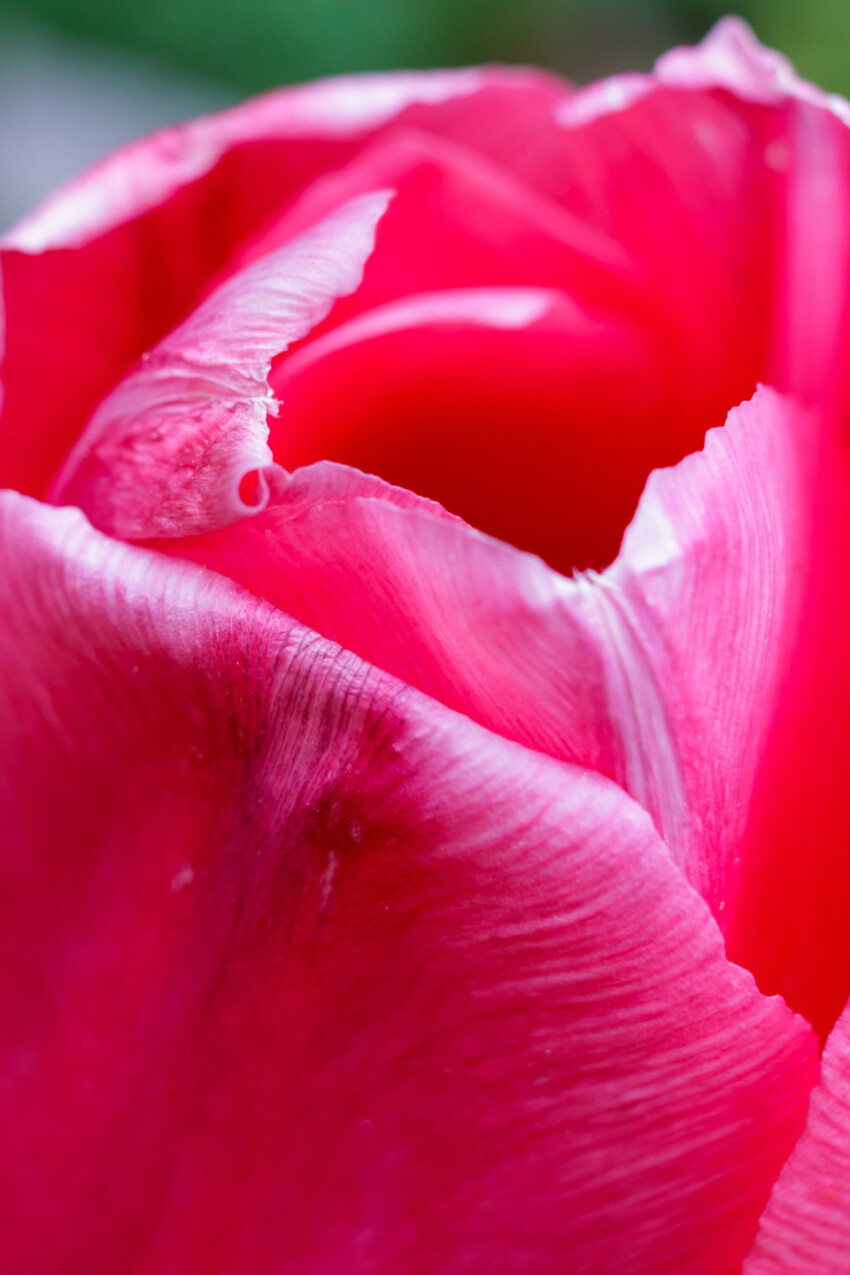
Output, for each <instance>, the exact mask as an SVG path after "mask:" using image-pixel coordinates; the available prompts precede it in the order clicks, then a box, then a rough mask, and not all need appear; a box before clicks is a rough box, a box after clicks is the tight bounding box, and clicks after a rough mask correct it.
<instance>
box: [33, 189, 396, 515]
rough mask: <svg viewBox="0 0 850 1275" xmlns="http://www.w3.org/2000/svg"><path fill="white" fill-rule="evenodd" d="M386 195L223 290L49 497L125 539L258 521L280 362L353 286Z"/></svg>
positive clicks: (364, 200) (121, 402) (102, 425)
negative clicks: (248, 492) (246, 492)
mask: <svg viewBox="0 0 850 1275" xmlns="http://www.w3.org/2000/svg"><path fill="white" fill-rule="evenodd" d="M389 198H390V195H389V193H388V192H386V191H383V192H382V191H378V192H373V193H372V194H369V195H363V196H361V197H360V198H359V199H355V200H352V201H350V202H349V203H348V204H346V205H344V206H343V207H342V208H340V209H338V210H337V211H336V213H334V214H332V215H331V216H330V217H328V218H327V219H326V220H325V221H323V222H321V223H319V224H318V225H316V226H313V227H312V228H311V229H310V230H308V231H305V233H304V234H303V235H301V236H300V237H299V238H297V239H295V240H294V241H292V242H289V243H287V244H285V245H284V246H283V247H282V248H278V250H277V251H276V252H274V253H270V254H269V255H268V256H265V257H262V258H261V259H260V260H258V261H257V262H255V263H254V265H253V266H252V267H249V268H248V269H247V270H243V271H241V272H240V273H239V274H238V275H236V276H234V277H233V278H232V279H230V280H229V281H228V282H226V283H224V284H223V285H222V286H221V287H220V288H218V289H217V290H216V291H215V292H214V293H213V294H212V296H211V297H209V298H208V300H207V301H206V302H205V303H204V304H203V305H201V306H200V307H199V308H198V309H197V310H196V311H195V312H194V314H193V315H192V316H191V317H190V318H189V319H187V320H186V322H185V323H183V324H182V325H181V326H180V327H179V328H178V329H177V330H176V331H175V332H173V333H172V334H171V335H170V336H168V337H166V339H165V340H164V341H161V342H160V344H159V345H158V346H157V347H156V348H155V349H154V350H153V351H151V353H150V354H149V355H146V356H145V357H144V359H143V361H142V362H141V363H140V365H139V366H138V368H137V369H136V370H135V371H134V372H132V373H131V374H130V375H129V376H127V377H125V379H124V380H123V381H122V382H121V383H120V384H119V385H118V387H117V389H115V390H114V391H113V392H112V394H110V395H109V396H108V397H107V398H106V399H105V401H104V402H103V403H102V404H101V405H100V407H99V408H98V410H97V411H96V412H95V414H94V416H93V417H92V420H91V422H90V423H89V425H88V428H87V429H86V430H85V431H84V433H83V435H82V437H81V438H80V439H79V441H78V442H77V444H76V446H75V447H74V449H73V450H72V451H71V453H70V455H69V456H68V458H67V459H66V461H65V463H64V465H63V467H62V469H61V471H60V473H59V475H58V477H57V479H56V481H55V482H54V484H53V486H52V489H51V493H50V495H51V498H52V499H53V500H54V501H55V502H57V503H64V504H77V505H80V506H81V507H82V508H83V509H85V510H86V512H87V513H88V515H89V518H90V519H91V521H92V522H93V523H94V525H95V526H97V527H100V528H101V529H102V530H104V531H107V532H109V533H111V534H112V535H118V536H123V537H126V538H130V537H136V538H144V537H149V536H167V535H175V534H176V535H184V534H186V533H187V532H193V531H194V532H199V531H206V530H208V529H210V528H214V527H220V526H223V525H227V524H228V523H232V522H235V521H237V520H238V519H240V518H243V517H244V516H245V515H246V513H250V512H252V511H254V510H258V509H261V508H262V507H263V505H264V503H265V500H266V499H267V495H268V493H267V490H266V488H265V483H264V480H263V484H264V485H263V487H262V488H261V491H260V494H259V497H258V498H257V499H256V500H255V501H253V502H252V503H251V504H250V505H248V504H246V501H245V499H244V498H243V496H242V494H241V493H240V484H241V483H242V480H243V479H244V478H245V476H246V475H247V474H249V473H251V472H252V471H255V470H259V471H262V470H263V469H264V468H265V467H267V466H268V465H269V464H270V463H271V460H272V455H271V451H270V450H269V447H268V444H267V442H266V438H267V434H268V428H267V425H266V415H267V413H268V412H269V411H270V410H274V408H275V404H274V401H273V399H272V397H271V392H270V390H269V387H268V383H267V377H268V373H269V369H270V367H271V362H272V358H273V357H274V356H275V355H276V354H279V353H280V352H281V351H282V350H285V349H286V348H287V346H288V345H290V344H291V343H292V342H293V341H297V340H299V339H300V338H301V337H303V336H305V335H306V334H307V333H308V332H309V331H310V330H311V328H313V327H314V326H315V325H316V324H317V323H318V322H320V320H321V319H323V318H324V317H325V315H326V314H327V313H328V311H329V309H330V307H331V305H332V304H333V302H334V301H335V300H336V298H337V297H338V296H339V295H340V294H341V293H346V292H351V291H353V290H354V288H356V287H357V285H358V283H359V282H360V279H361V277H362V272H363V263H364V262H365V260H366V258H367V257H368V255H369V253H370V252H371V250H372V245H373V242H374V234H375V226H376V224H377V222H378V220H379V218H380V217H381V216H382V215H383V213H384V212H385V210H386V207H387V204H388V202H389Z"/></svg>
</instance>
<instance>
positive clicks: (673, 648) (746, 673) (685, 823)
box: [165, 331, 826, 927]
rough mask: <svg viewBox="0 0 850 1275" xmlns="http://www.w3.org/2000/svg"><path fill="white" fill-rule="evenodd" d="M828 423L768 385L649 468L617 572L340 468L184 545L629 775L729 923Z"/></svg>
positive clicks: (425, 674)
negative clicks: (449, 514)
mask: <svg viewBox="0 0 850 1275" xmlns="http://www.w3.org/2000/svg"><path fill="white" fill-rule="evenodd" d="M576 336H577V333H576V332H575V331H574V332H573V339H574V340H575V339H576ZM590 348H591V349H592V347H590ZM307 350H309V347H305V353H306V351H307ZM281 428H282V431H283V430H284V429H285V413H284V417H283V418H282V421H281ZM818 430H819V426H818V422H817V420H816V418H815V417H814V416H812V415H810V414H807V413H806V412H804V411H803V410H802V409H800V408H797V407H795V406H794V405H793V404H791V403H789V402H787V401H784V400H782V399H781V398H780V397H779V396H778V395H776V394H775V393H774V392H772V391H770V390H766V389H763V390H761V391H759V394H758V395H757V396H756V398H755V399H754V400H753V401H752V403H750V404H747V405H744V406H743V407H742V408H740V409H738V410H737V411H736V412H733V413H732V414H731V416H730V419H729V422H728V423H727V425H726V426H725V427H723V428H722V429H719V430H713V431H711V432H710V433H709V435H708V437H707V441H706V447H705V450H704V451H703V452H701V453H699V454H696V455H693V456H689V457H687V458H686V459H685V460H684V461H683V462H681V463H680V464H679V465H677V466H676V467H675V468H673V469H669V470H661V471H659V472H657V473H655V474H654V475H653V476H652V477H651V478H650V481H649V483H648V485H647V488H646V491H645V492H644V495H643V496H642V498H641V501H640V504H639V506H638V511H637V514H636V516H635V519H634V521H633V523H632V525H631V526H630V528H629V529H628V531H627V533H626V536H625V539H624V542H623V546H622V549H621V552H620V555H619V557H618V558H617V560H616V561H615V562H614V563H613V565H612V566H611V567H610V568H609V569H608V570H607V571H606V572H604V573H602V574H601V575H598V574H596V573H595V572H589V573H587V574H579V575H577V576H576V577H575V578H573V579H566V578H564V577H563V576H561V575H558V574H557V573H556V572H554V571H552V570H550V569H549V568H547V567H546V566H545V565H544V564H543V563H542V562H540V561H539V559H537V558H535V557H532V556H530V555H528V554H524V553H520V552H518V551H517V550H516V549H513V548H512V547H510V546H509V545H506V544H502V543H499V542H497V541H495V540H492V539H490V538H489V537H486V536H483V535H481V534H480V533H479V532H477V531H475V530H473V529H472V528H470V527H468V526H467V525H465V524H464V523H462V522H460V521H458V520H457V519H452V520H448V519H446V518H445V517H444V516H443V517H441V516H439V515H438V514H435V512H434V511H433V509H432V507H430V506H428V505H427V502H418V504H417V502H416V498H415V497H413V496H411V495H409V494H408V495H406V496H405V497H404V498H401V497H400V496H398V495H396V494H395V493H394V492H393V489H391V488H388V487H387V486H386V485H383V486H382V485H381V484H380V482H379V481H378V480H377V479H365V478H363V477H361V476H358V475H357V474H356V472H354V471H346V470H344V469H342V468H341V467H338V466H331V465H327V464H319V465H313V466H308V467H306V468H305V469H302V470H296V471H295V473H294V474H293V475H292V477H291V479H290V480H289V482H288V483H286V484H283V485H281V484H278V485H277V486H276V489H275V492H274V494H273V497H272V500H271V502H270V504H269V506H268V508H267V509H266V511H265V513H264V514H262V515H261V516H260V517H258V518H257V519H254V520H250V521H249V522H245V523H242V524H240V525H239V526H238V527H233V528H230V529H227V530H225V531H223V532H221V533H219V534H214V535H211V536H207V537H201V538H198V539H195V540H189V539H187V540H183V541H175V542H170V543H169V544H168V545H167V546H165V547H167V548H168V549H169V551H171V552H175V553H178V554H180V555H183V556H189V557H192V558H194V559H195V560H197V561H200V562H203V563H205V564H206V565H209V566H212V567H214V568H216V569H217V570H221V571H223V572H224V573H225V574H227V575H229V576H231V577H232V578H234V579H236V580H238V581H239V582H240V583H242V584H244V585H246V586H247V587H248V588H250V589H251V590H252V591H253V592H255V593H257V594H258V595H260V596H262V597H264V598H266V599H268V600H270V601H272V602H273V603H274V604H275V605H277V606H279V607H280V608H281V609H283V610H284V611H286V612H288V613H289V614H291V615H294V616H296V617H297V618H298V619H300V620H301V621H302V622H304V623H307V624H309V625H311V626H312V627H315V628H316V629H318V630H319V631H320V632H322V633H324V634H325V636H327V637H329V638H332V639H333V640H334V641H337V642H339V643H340V644H341V645H343V646H345V647H347V648H348V649H350V650H353V651H356V652H357V653H358V654H360V655H361V656H362V657H363V658H365V659H368V660H369V661H370V662H372V663H375V664H377V665H379V666H380V667H382V668H385V669H387V670H389V671H390V672H392V673H393V674H395V675H396V676H398V677H400V678H402V679H403V680H405V681H408V682H410V683H412V684H413V685H415V686H418V687H419V688H420V689H421V690H423V691H426V692H427V693H428V694H430V695H434V696H435V697H437V698H438V699H441V700H442V701H443V702H444V703H446V704H448V705H450V706H451V707H453V708H455V709H459V710H461V711H463V712H465V713H468V714H469V715H470V716H471V717H473V718H475V719H476V720H477V721H480V722H482V723H483V724H484V725H486V726H488V727H489V728H490V729H493V730H497V731H499V732H500V733H502V734H505V735H507V736H509V737H510V738H513V739H517V740H519V741H521V742H522V743H524V744H527V745H529V746H531V747H534V748H538V749H541V750H543V751H545V752H548V753H551V754H553V755H555V756H557V757H560V758H563V759H565V760H569V761H573V762H576V763H578V764H581V765H587V766H592V767H593V768H594V769H597V770H600V771H601V772H603V773H604V774H607V775H609V776H610V777H612V778H614V779H616V780H617V781H618V782H619V783H621V784H623V785H624V786H625V787H626V789H627V790H628V791H629V792H630V793H631V794H632V796H634V797H636V798H637V799H638V800H639V801H640V802H641V804H643V805H644V806H645V807H646V808H647V809H648V810H649V811H650V812H651V814H652V816H653V818H654V819H655V821H656V824H657V826H658V828H659V829H660V831H661V832H662V833H663V834H664V837H665V839H666V841H667V842H668V845H669V847H670V851H671V853H672V854H673V857H674V858H675V859H676V861H677V862H678V863H679V864H680V865H681V866H682V867H683V868H684V870H685V871H686V873H687V875H688V877H689V878H690V880H691V881H692V882H693V884H694V885H696V886H697V888H698V889H699V890H700V891H701V892H702V893H703V894H704V895H705V897H706V898H707V899H708V900H709V901H710V903H711V905H712V907H713V908H714V910H715V913H716V915H717V916H718V918H719V919H720V920H721V922H722V923H723V924H724V927H725V926H726V924H727V923H728V922H729V918H730V912H729V911H728V908H729V907H730V899H731V897H732V895H733V894H734V890H733V877H735V876H736V873H737V871H738V867H739V864H738V862H737V860H738V859H739V856H740V853H741V843H742V838H743V837H744V830H745V826H746V822H747V816H748V812H749V803H750V799H751V796H752V791H753V785H754V782H755V778H754V776H755V770H756V768H757V766H758V763H759V760H760V758H761V755H762V751H763V748H764V744H765V739H766V735H767V733H768V731H769V729H770V726H771V724H772V722H773V717H774V713H775V711H776V708H777V702H778V696H779V688H780V684H781V683H782V680H783V678H785V677H786V675H787V667H788V660H789V659H790V658H791V657H790V654H789V652H790V650H791V649H793V646H794V642H795V636H796V632H797V627H798V625H799V623H800V614H801V608H802V605H803V602H802V592H801V589H800V572H801V564H802V563H804V562H806V561H807V557H806V555H808V554H810V552H811V548H812V518H813V514H812V507H813V504H814V502H815V501H816V498H817V497H816V491H817V487H816V478H817V475H818V473H819V472H820V469H819V466H820V465H822V464H824V463H826V462H825V461H824V460H823V458H820V457H819V456H818V448H819V445H820V436H819V432H818Z"/></svg>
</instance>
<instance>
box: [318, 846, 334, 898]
mask: <svg viewBox="0 0 850 1275" xmlns="http://www.w3.org/2000/svg"><path fill="white" fill-rule="evenodd" d="M338 867H339V856H338V854H337V853H336V851H335V850H331V851H329V852H328V862H327V866H326V868H325V870H324V872H323V873H322V875H321V876H320V877H319V891H320V895H319V910H320V911H322V912H324V910H325V908H326V907H327V906H328V904H329V903H330V901H331V894H332V892H333V885H334V879H335V877H336V872H337V868H338Z"/></svg>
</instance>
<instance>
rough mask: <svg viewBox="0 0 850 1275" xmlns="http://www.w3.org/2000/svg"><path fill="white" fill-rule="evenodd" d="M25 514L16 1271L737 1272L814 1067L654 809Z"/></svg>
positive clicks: (7, 593)
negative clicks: (681, 863)
mask: <svg viewBox="0 0 850 1275" xmlns="http://www.w3.org/2000/svg"><path fill="white" fill-rule="evenodd" d="M2 510H3V523H2V527H3V532H2V534H3V537H4V545H3V552H4V554H5V555H6V560H7V563H8V566H7V569H6V570H5V571H4V574H3V576H2V579H0V592H2V595H3V599H2V607H0V615H2V616H3V621H2V627H0V645H2V651H0V655H2V659H0V670H2V673H0V688H2V694H3V696H4V706H3V712H2V713H0V751H1V752H2V762H3V766H2V773H3V779H4V787H3V789H2V802H3V812H2V818H3V826H4V830H5V835H4V840H3V849H2V854H0V869H2V872H3V875H4V880H3V888H2V890H0V899H2V907H3V909H4V924H3V926H2V928H0V935H2V945H3V946H2V953H0V970H2V971H3V975H2V994H3V997H4V999H5V1001H6V1004H7V1006H8V1011H7V1012H4V1013H3V1015H2V1016H0V1024H2V1031H3V1035H2V1038H0V1049H2V1052H3V1063H2V1074H3V1077H4V1080H3V1085H2V1087H0V1112H2V1123H3V1128H4V1135H3V1140H2V1145H1V1146H0V1175H2V1182H0V1187H2V1189H0V1211H1V1212H2V1233H3V1246H4V1257H5V1260H6V1261H7V1264H8V1265H9V1267H10V1269H14V1270H15V1271H16V1272H21V1275H58V1272H59V1271H61V1272H63V1275H76V1273H77V1272H79V1273H80V1275H82V1272H86V1275H93V1273H94V1272H97V1273H98V1275H100V1272H104V1275H105V1273H106V1272H109V1273H110V1275H111V1273H112V1272H115V1271H121V1272H122V1273H123V1272H126V1273H127V1275H136V1273H138V1275H143V1273H144V1275H148V1273H150V1272H157V1273H158V1275H161V1273H163V1272H169V1273H171V1272H174V1273H175V1275H176V1273H177V1272H179V1273H180V1275H194V1273H195V1272H197V1275H218V1273H220V1275H224V1273H225V1272H226V1273H227V1275H243V1273H244V1275H258V1273H262V1272H271V1271H277V1270H279V1269H280V1262H281V1254H284V1255H285V1260H286V1264H287V1268H288V1269H289V1270H292V1271H298V1272H299V1275H327V1272H329V1271H334V1272H339V1273H343V1272H351V1273H352V1275H354V1272H355V1271H362V1270H364V1269H369V1270H370V1271H373V1272H376V1273H378V1275H380V1273H381V1272H385V1273H386V1275H397V1273H398V1272H399V1271H404V1272H410V1275H433V1272H434V1271H440V1272H446V1275H451V1273H454V1272H457V1273H458V1275H460V1273H461V1272H469V1271H472V1270H475V1271H478V1270H485V1269H490V1268H492V1269H509V1270H515V1271H534V1272H541V1275H543V1273H544V1272H547V1273H548V1272H551V1273H552V1275H562V1273H563V1271H564V1270H565V1269H570V1270H578V1269H581V1268H582V1267H583V1266H584V1267H587V1268H590V1269H596V1270H614V1269H617V1268H618V1267H621V1266H622V1265H623V1262H624V1260H625V1261H626V1262H627V1263H628V1265H629V1267H630V1268H631V1269H634V1270H641V1271H647V1272H650V1271H651V1272H660V1271H668V1270H669V1271H676V1272H680V1271H688V1272H704V1273H705V1275H718V1272H726V1271H728V1272H730V1275H731V1273H732V1272H734V1271H735V1270H737V1269H738V1266H739V1264H740V1261H741V1260H742V1258H743V1255H744V1253H745V1252H746V1250H747V1248H748V1247H749V1245H750V1244H751V1242H752V1239H753V1236H754V1232H755V1227H756V1222H757V1219H758V1216H759V1214H760V1212H761V1210H762V1207H763V1204H764V1202H765V1200H766V1198H767V1195H768V1192H769V1190H770V1187H771V1184H772V1182H773V1180H774V1179H775V1177H776V1174H777V1173H778V1171H779V1169H780V1167H781V1165H782V1163H783V1161H784V1159H785V1158H786V1157H787V1155H788V1153H789V1151H790V1149H791V1147H792V1145H793V1143H794V1141H795V1140H796V1138H797V1136H798V1134H799V1131H800V1129H801V1128H802V1125H803V1121H804V1110H805V1104H806V1099H807V1095H808V1092H809V1088H810V1086H811V1084H812V1083H813V1081H814V1078H815V1075H816V1069H817V1059H816V1054H815V1050H814V1042H813V1038H812V1035H811V1033H810V1031H809V1029H808V1027H807V1026H806V1025H805V1024H804V1023H803V1022H802V1021H801V1020H800V1019H797V1018H794V1017H793V1016H792V1015H791V1014H790V1013H789V1011H788V1010H787V1009H786V1007H785V1006H784V1005H783V1004H782V1003H781V1001H779V1000H776V999H774V1000H770V999H765V998H764V997H762V996H761V995H760V994H759V993H758V992H757V991H756V989H755V987H754V985H753V982H752V979H751V978H750V976H749V975H748V974H747V973H745V972H744V971H742V970H740V969H738V968H736V967H735V966H733V965H730V964H729V963H728V962H727V961H726V959H725V957H724V955H723V951H722V944H721V940H720V935H719V933H718V931H717V928H716V926H715V925H714V923H713V921H712V920H711V918H710V917H709V915H708V912H707V910H706V909H705V906H704V904H703V903H702V901H701V900H700V899H699V898H698V897H697V896H696V895H695V894H694V892H693V891H692V890H691V889H690V887H689V886H688V885H687V883H686V882H685V880H684V879H683V877H682V876H681V874H680V873H679V872H678V871H677V870H676V869H675V867H674V866H673V864H672V863H671V862H670V859H669V856H668V855H667V853H666V852H665V850H664V848H663V846H662V844H661V842H660V840H659V838H658V836H657V834H656V833H655V831H654V830H653V828H652V826H651V824H650V821H649V820H648V818H647V817H646V815H645V814H644V812H643V811H641V810H640V809H639V808H638V807H637V806H636V805H635V804H634V803H633V802H632V801H631V800H630V799H629V798H628V797H627V796H626V795H625V794H624V793H623V792H622V791H620V790H619V789H617V788H616V787H615V786H614V785H612V784H610V783H608V782H607V781H605V780H604V779H601V778H600V777H598V776H594V775H592V774H588V773H586V772H584V771H581V770H578V769H573V768H571V767H569V766H565V765H563V764H561V763H558V762H555V761H552V760H551V759H547V758H545V757H542V756H540V755H539V754H535V753H533V752H530V751H526V750H525V749H523V748H521V747H519V746H517V745H515V744H513V743H511V742H509V741H507V740H505V739H502V738H500V737H498V736H496V735H493V734H490V733H488V732H487V731H484V730H482V729H481V728H480V727H478V726H476V725H475V724H474V723H472V722H470V721H469V720H468V719H466V718H464V717H462V716H456V715H454V714H452V713H451V712H449V711H448V710H446V709H445V708H443V707H441V706H440V705H438V704H436V703H435V702H434V701H432V700H428V699H427V698H425V697H422V696H421V695H419V694H418V693H417V692H415V691H413V690H411V689H409V688H405V687H403V686H401V685H400V684H399V683H397V682H395V681H393V680H392V679H391V678H388V677H387V676H386V675H385V674H382V673H380V672H378V671H377V670H375V669H373V668H369V667H368V666H365V665H363V664H362V663H360V662H359V661H358V660H357V659H356V658H355V657H354V656H352V655H349V654H346V653H344V652H343V651H341V650H339V648H336V647H333V646H332V645H329V644H328V643H326V642H324V641H322V640H321V639H320V638H319V637H317V636H316V635H315V634H312V633H309V632H307V631H305V630H303V629H301V628H300V627H299V626H298V625H295V624H293V622H292V621H290V620H289V619H287V618H286V617H284V616H282V615H280V614H279V613H276V612H274V611H273V610H272V609H271V608H269V607H268V606H266V605H265V604H264V603H262V602H258V601H256V600H254V599H252V598H250V597H249V596H247V595H245V594H242V593H240V592H239V591H237V590H236V589H235V588H234V587H233V585H232V584H230V583H229V582H228V581H225V580H224V579H222V578H221V577H218V576H215V575H211V574H210V573H208V572H203V571H199V570H198V569H197V568H195V567H192V566H189V565H187V564H183V563H178V562H174V561H170V560H168V559H166V558H164V557H162V556H161V555H157V554H152V553H149V552H147V551H145V550H141V549H137V548H134V547H131V546H126V545H123V544H120V543H117V542H115V541H111V540H109V539H107V538H106V537H103V536H101V535H100V534H98V533H96V532H94V531H92V530H91V529H90V528H89V527H88V525H87V524H86V523H85V521H84V519H83V518H82V516H81V515H80V514H79V512H78V511H76V510H68V509H55V508H50V507H47V506H43V505H38V504H36V503H35V502H31V501H29V500H27V499H25V498H22V497H19V496H16V495H7V496H5V497H3V498H2Z"/></svg>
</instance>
